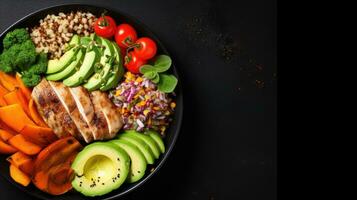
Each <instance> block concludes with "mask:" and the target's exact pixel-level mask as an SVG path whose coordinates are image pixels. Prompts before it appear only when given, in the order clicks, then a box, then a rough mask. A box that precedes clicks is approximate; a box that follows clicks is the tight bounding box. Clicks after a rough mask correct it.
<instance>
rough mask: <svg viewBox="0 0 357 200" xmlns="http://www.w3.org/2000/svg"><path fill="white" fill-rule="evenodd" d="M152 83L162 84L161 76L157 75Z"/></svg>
mask: <svg viewBox="0 0 357 200" xmlns="http://www.w3.org/2000/svg"><path fill="white" fill-rule="evenodd" d="M151 81H152V82H153V83H155V84H158V83H159V82H160V75H159V74H158V73H156V76H155V78H153V79H152V80H151Z"/></svg>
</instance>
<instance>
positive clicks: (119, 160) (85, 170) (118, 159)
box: [71, 142, 130, 197]
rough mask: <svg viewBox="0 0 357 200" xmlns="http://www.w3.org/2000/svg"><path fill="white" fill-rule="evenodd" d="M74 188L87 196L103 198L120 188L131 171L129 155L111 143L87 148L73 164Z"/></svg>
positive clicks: (101, 143)
mask: <svg viewBox="0 0 357 200" xmlns="http://www.w3.org/2000/svg"><path fill="white" fill-rule="evenodd" d="M71 167H72V169H73V170H74V174H75V175H74V179H73V181H72V186H73V188H74V189H75V190H77V191H78V192H80V193H82V194H83V195H85V196H90V197H94V196H101V195H104V194H107V193H109V192H111V191H113V190H115V189H117V188H119V187H120V186H121V185H122V184H123V183H124V182H125V180H126V179H127V177H128V174H129V170H130V158H129V155H128V154H127V153H126V152H125V151H124V150H123V149H122V148H120V147H118V146H116V145H114V144H111V143H109V142H106V143H104V142H96V143H92V144H90V145H88V146H86V147H85V148H84V149H83V150H82V151H81V152H80V153H79V154H78V155H77V156H76V158H75V160H74V161H73V164H72V166H71Z"/></svg>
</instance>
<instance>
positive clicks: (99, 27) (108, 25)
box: [94, 15, 117, 38]
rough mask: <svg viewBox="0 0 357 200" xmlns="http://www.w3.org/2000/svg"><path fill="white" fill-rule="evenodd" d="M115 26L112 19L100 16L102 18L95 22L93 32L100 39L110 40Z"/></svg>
mask: <svg viewBox="0 0 357 200" xmlns="http://www.w3.org/2000/svg"><path fill="white" fill-rule="evenodd" d="M116 26H117V25H116V23H115V21H114V19H113V18H111V17H109V16H104V15H102V17H100V18H99V19H98V20H97V21H95V23H94V31H95V33H96V34H97V35H99V36H101V37H105V38H111V37H112V36H113V35H114V34H115V30H116Z"/></svg>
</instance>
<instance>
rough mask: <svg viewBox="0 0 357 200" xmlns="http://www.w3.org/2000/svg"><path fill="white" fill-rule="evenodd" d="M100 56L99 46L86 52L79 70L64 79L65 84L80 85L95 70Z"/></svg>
mask: <svg viewBox="0 0 357 200" xmlns="http://www.w3.org/2000/svg"><path fill="white" fill-rule="evenodd" d="M99 58H100V51H99V50H98V48H97V47H95V46H93V48H92V49H91V50H89V51H87V52H86V54H85V55H84V59H83V63H82V65H81V66H80V68H79V70H78V71H76V72H75V73H74V74H73V75H72V76H70V77H68V78H67V79H65V80H64V81H63V84H65V85H66V86H70V87H75V86H79V85H80V84H82V83H83V82H84V81H86V80H87V79H88V77H90V76H91V75H92V74H93V72H94V64H95V63H96V62H97V61H98V60H99Z"/></svg>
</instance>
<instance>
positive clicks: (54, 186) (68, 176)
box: [32, 152, 78, 195]
mask: <svg viewBox="0 0 357 200" xmlns="http://www.w3.org/2000/svg"><path fill="white" fill-rule="evenodd" d="M77 154H78V152H73V153H72V154H71V155H69V156H68V157H67V160H65V161H64V162H63V163H59V164H57V165H54V166H51V168H49V169H48V170H42V171H39V172H37V173H36V174H35V176H34V178H33V180H32V181H33V183H34V184H35V185H36V187H37V188H39V189H40V190H42V191H44V192H47V193H49V194H52V195H61V194H64V193H66V192H67V191H69V190H70V189H72V184H71V182H72V180H73V177H74V171H73V170H72V169H71V165H72V162H73V160H74V159H75V157H76V156H77Z"/></svg>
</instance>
